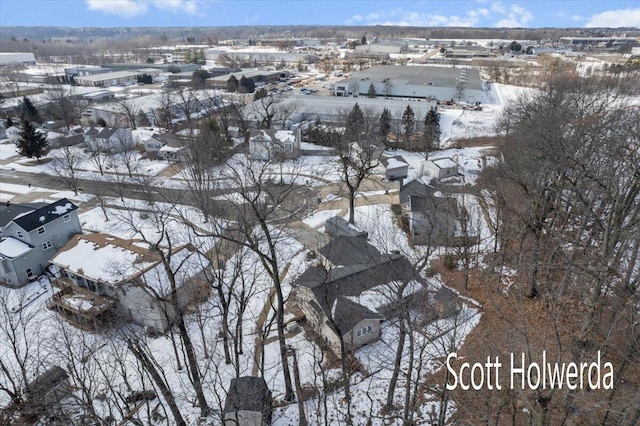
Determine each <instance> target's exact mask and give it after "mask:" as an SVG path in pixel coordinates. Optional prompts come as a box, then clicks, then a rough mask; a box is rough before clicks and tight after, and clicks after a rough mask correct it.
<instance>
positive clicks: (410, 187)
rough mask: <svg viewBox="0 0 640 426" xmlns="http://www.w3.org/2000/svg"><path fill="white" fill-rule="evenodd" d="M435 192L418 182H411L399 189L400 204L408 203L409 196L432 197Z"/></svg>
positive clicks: (430, 187) (433, 189)
mask: <svg viewBox="0 0 640 426" xmlns="http://www.w3.org/2000/svg"><path fill="white" fill-rule="evenodd" d="M436 191H437V190H436V189H435V188H434V187H432V186H429V185H426V184H425V183H423V182H421V181H419V180H412V181H411V182H408V183H407V184H406V185H402V186H401V187H400V202H401V203H406V202H408V201H409V197H411V196H419V197H432V196H433V195H434V194H435V193H436Z"/></svg>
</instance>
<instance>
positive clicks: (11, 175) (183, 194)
mask: <svg viewBox="0 0 640 426" xmlns="http://www.w3.org/2000/svg"><path fill="white" fill-rule="evenodd" d="M2 183H12V184H17V185H28V184H29V183H30V184H31V185H32V186H35V187H42V188H47V189H53V190H58V191H68V190H69V188H68V187H67V186H66V185H65V184H64V183H63V182H62V180H61V179H60V178H58V177H57V176H51V175H45V174H36V173H27V172H22V171H17V170H4V169H0V185H2ZM79 186H80V188H82V190H83V192H86V193H90V194H98V193H99V194H103V195H105V196H109V197H123V198H132V199H137V200H144V201H153V202H165V203H175V204H183V205H189V206H197V205H198V203H197V201H196V200H195V198H194V197H193V195H192V193H191V192H190V191H189V190H187V189H176V188H165V187H161V186H153V187H151V188H149V187H148V186H145V185H141V184H137V183H122V184H120V183H117V182H104V181H94V180H92V179H80V180H79ZM232 192H233V190H230V189H217V190H214V191H212V192H211V197H218V196H221V195H226V194H230V193H232ZM315 198H316V193H315V190H313V189H311V188H308V187H306V186H304V185H303V186H300V187H298V188H296V189H295V190H294V193H293V194H292V195H291V196H289V197H288V199H287V203H286V205H282V206H278V207H279V212H278V214H277V217H278V218H279V222H283V221H285V220H287V219H289V218H291V219H292V220H296V219H299V218H300V217H303V216H304V214H305V212H306V211H307V209H309V208H312V207H313V206H314V205H315V204H314V203H312V202H310V201H309V200H314V199H315ZM209 204H210V206H211V208H212V209H214V211H216V215H217V216H220V217H228V218H230V217H232V216H233V215H234V213H236V212H237V208H236V207H235V206H234V205H233V203H231V202H229V201H226V200H224V199H222V200H217V199H212V200H210V201H209Z"/></svg>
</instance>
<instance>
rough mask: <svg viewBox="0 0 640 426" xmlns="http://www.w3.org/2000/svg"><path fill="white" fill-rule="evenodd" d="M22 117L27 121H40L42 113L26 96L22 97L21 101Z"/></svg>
mask: <svg viewBox="0 0 640 426" xmlns="http://www.w3.org/2000/svg"><path fill="white" fill-rule="evenodd" d="M20 118H21V119H23V120H27V121H35V122H37V123H40V122H41V121H42V119H41V118H40V113H39V112H38V110H37V109H36V107H35V106H34V105H33V104H32V103H31V100H30V99H29V98H27V97H26V96H25V97H23V98H22V101H21V102H20Z"/></svg>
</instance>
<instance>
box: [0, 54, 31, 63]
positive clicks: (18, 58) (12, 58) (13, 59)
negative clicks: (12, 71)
mask: <svg viewBox="0 0 640 426" xmlns="http://www.w3.org/2000/svg"><path fill="white" fill-rule="evenodd" d="M16 64H22V65H35V64H36V57H35V56H34V55H33V53H32V52H25V53H19V52H15V53H14V52H11V53H0V66H3V65H16Z"/></svg>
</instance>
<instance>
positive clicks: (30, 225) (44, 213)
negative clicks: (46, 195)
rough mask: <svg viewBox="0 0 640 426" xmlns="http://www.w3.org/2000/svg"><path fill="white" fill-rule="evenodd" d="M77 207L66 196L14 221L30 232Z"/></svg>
mask: <svg viewBox="0 0 640 426" xmlns="http://www.w3.org/2000/svg"><path fill="white" fill-rule="evenodd" d="M77 209H78V206H76V205H75V204H73V203H72V202H71V201H69V200H67V199H66V198H62V199H61V200H58V201H56V202H55V203H51V204H49V205H47V206H44V207H42V208H40V209H38V210H34V211H32V212H29V213H27V214H23V215H21V216H19V217H15V218H14V219H13V221H14V222H15V223H16V225H18V226H19V227H21V228H22V229H24V230H25V231H27V232H29V231H32V230H34V229H36V228H38V227H40V226H42V225H46V224H47V223H49V222H51V221H53V220H56V219H58V218H59V217H60V216H61V215H63V214H67V213H69V212H72V211H74V210H77Z"/></svg>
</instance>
